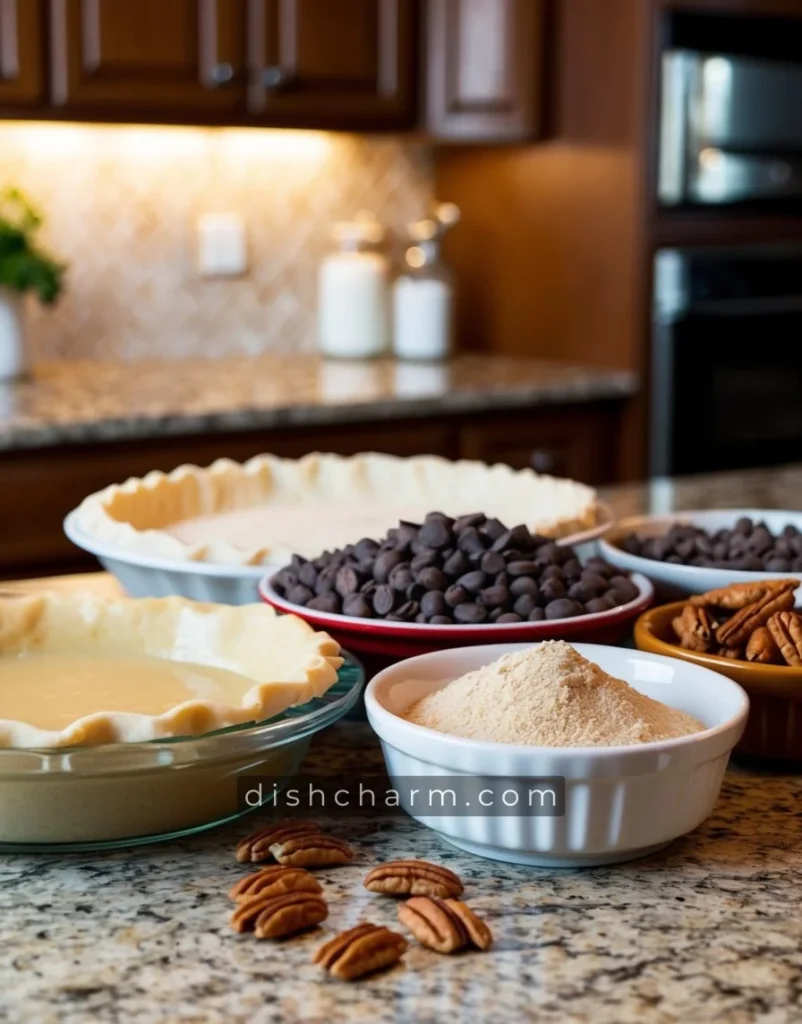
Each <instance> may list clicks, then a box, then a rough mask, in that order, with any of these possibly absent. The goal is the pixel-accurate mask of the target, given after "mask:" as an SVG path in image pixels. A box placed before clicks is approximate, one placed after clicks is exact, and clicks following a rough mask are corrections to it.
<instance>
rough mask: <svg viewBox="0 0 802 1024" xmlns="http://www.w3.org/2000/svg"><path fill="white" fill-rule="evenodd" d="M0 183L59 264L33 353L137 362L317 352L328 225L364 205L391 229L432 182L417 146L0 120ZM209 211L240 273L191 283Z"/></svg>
mask: <svg viewBox="0 0 802 1024" xmlns="http://www.w3.org/2000/svg"><path fill="white" fill-rule="evenodd" d="M7 184H14V185H18V186H19V187H21V188H22V189H24V191H25V192H26V193H27V194H29V195H30V197H31V198H32V199H33V200H34V202H36V203H37V204H38V205H39V206H40V207H41V208H42V210H43V211H44V213H45V216H46V228H45V229H44V232H43V240H44V241H46V243H47V244H48V245H49V246H50V247H51V248H52V249H53V250H54V251H55V253H56V255H57V256H59V257H60V258H62V259H64V260H66V261H68V263H69V272H68V276H67V287H66V290H65V293H64V295H63V297H62V299H61V300H60V302H59V304H58V305H57V306H56V307H55V308H54V309H49V310H41V309H39V308H38V307H34V308H33V310H32V315H31V326H32V331H31V333H32V343H33V348H34V354H35V358H36V359H86V358H90V359H109V360H111V359H113V360H119V359H122V360H135V359H147V358H180V357H183V356H209V357H214V356H217V355H232V354H242V353H257V352H264V351H296V352H297V351H303V350H307V351H308V350H312V349H314V347H315V288H316V273H317V266H318V264H319V262H320V260H321V258H322V257H323V255H324V254H325V253H326V252H327V251H328V250H329V248H330V244H331V243H330V232H331V227H332V225H333V223H334V222H335V221H337V220H342V219H344V218H347V217H351V216H353V215H354V214H355V213H357V212H358V211H359V210H361V209H368V210H371V211H372V212H374V213H375V214H376V215H377V216H378V217H379V219H380V220H382V221H383V222H384V223H385V224H386V225H387V226H388V227H389V228H391V229H393V230H394V231H398V229H400V228H402V227H403V225H404V224H405V223H406V222H407V221H409V220H412V219H415V218H417V217H419V216H420V215H421V213H422V212H423V209H424V208H425V206H426V204H427V203H428V202H429V201H430V199H431V197H432V187H433V178H432V170H431V160H430V152H429V150H428V149H427V147H426V146H424V145H422V144H418V143H414V142H408V141H398V140H395V139H383V138H365V137H356V136H341V135H333V134H326V133H314V132H279V131H247V130H227V129H226V130H214V129H210V130H204V129H195V128H137V127H128V126H119V127H118V126H111V127H106V126H101V127H94V126H88V125H56V124H52V125H51V124H48V125H38V124H36V125H34V124H14V123H8V122H7V123H5V124H0V185H7ZM204 213H236V214H238V215H240V216H241V217H242V218H243V220H244V221H245V224H246V231H247V237H248V253H249V264H250V265H249V271H248V274H247V276H244V277H242V278H236V279H231V278H229V279H205V278H201V277H199V276H198V274H197V272H196V270H195V257H196V252H195V250H196V222H197V219H198V217H199V216H200V215H201V214H204Z"/></svg>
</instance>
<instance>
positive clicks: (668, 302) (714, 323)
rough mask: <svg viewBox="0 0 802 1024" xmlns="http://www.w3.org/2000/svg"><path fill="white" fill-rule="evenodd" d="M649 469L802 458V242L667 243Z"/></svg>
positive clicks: (659, 271) (691, 469)
mask: <svg viewBox="0 0 802 1024" xmlns="http://www.w3.org/2000/svg"><path fill="white" fill-rule="evenodd" d="M654 294H655V301H654V316H653V330H652V387H651V436H650V471H651V473H652V474H654V475H675V474H683V473H699V472H707V471H714V470H720V469H722V470H723V469H739V468H745V467H748V466H767V465H776V464H779V463H783V462H799V461H800V460H801V459H802V246H795V247H786V246H782V247H772V248H763V247H760V248H758V247H750V248H748V249H739V250H724V251H721V250H719V251H711V250H684V251H683V250H675V249H668V250H662V251H661V252H659V253H658V254H657V257H656V264H655V293H654Z"/></svg>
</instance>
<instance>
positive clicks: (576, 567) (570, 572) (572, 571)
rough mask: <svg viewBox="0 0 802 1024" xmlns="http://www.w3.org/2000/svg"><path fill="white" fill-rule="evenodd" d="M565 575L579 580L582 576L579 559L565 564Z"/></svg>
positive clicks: (573, 559)
mask: <svg viewBox="0 0 802 1024" xmlns="http://www.w3.org/2000/svg"><path fill="white" fill-rule="evenodd" d="M562 570H563V575H564V576H566V577H573V579H575V580H577V579H579V577H580V576H581V575H582V566H581V565H580V564H579V559H578V558H569V559H568V560H567V561H566V562H564V563H563V567H562Z"/></svg>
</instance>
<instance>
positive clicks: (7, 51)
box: [0, 0, 45, 107]
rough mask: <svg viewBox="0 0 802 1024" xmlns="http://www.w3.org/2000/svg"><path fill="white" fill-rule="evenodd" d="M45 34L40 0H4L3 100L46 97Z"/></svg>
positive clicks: (0, 20)
mask: <svg viewBox="0 0 802 1024" xmlns="http://www.w3.org/2000/svg"><path fill="white" fill-rule="evenodd" d="M44 56H45V36H44V32H43V26H42V18H41V6H40V4H39V3H38V0H0V104H1V105H2V106H8V107H17V106H19V107H24V106H29V105H31V104H36V103H40V102H41V101H42V100H43V99H44Z"/></svg>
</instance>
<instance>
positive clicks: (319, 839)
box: [270, 832, 356, 868]
mask: <svg viewBox="0 0 802 1024" xmlns="http://www.w3.org/2000/svg"><path fill="white" fill-rule="evenodd" d="M270 852H271V853H272V854H273V856H274V857H275V858H276V860H277V861H278V862H279V864H286V865H287V866H289V867H298V868H325V867H329V866H330V865H332V864H349V863H350V862H351V861H352V860H353V859H354V857H356V853H355V852H354V850H353V849H352V847H350V846H349V845H348V843H346V842H345V841H344V840H342V839H338V838H337V837H336V836H324V835H323V834H322V833H320V832H311V833H309V834H308V835H301V836H293V837H290V838H288V839H279V840H277V841H276V842H274V843H272V844H271V846H270Z"/></svg>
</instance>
